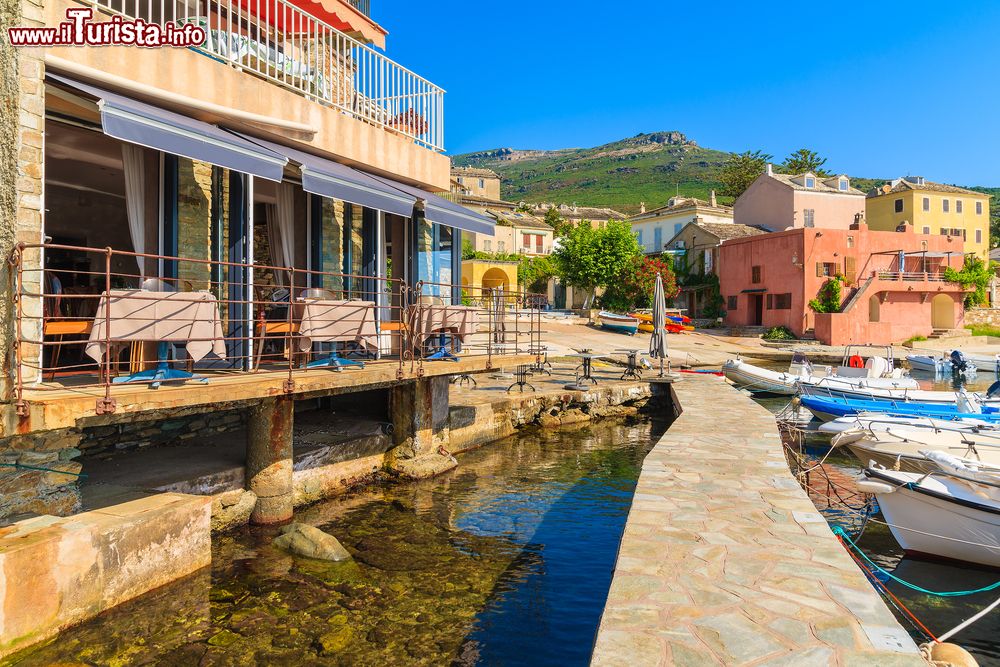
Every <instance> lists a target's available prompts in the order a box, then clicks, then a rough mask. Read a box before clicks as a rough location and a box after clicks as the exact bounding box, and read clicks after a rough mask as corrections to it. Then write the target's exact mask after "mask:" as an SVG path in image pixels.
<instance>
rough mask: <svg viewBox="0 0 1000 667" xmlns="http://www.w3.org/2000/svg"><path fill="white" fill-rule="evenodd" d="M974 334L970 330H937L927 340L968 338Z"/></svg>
mask: <svg viewBox="0 0 1000 667" xmlns="http://www.w3.org/2000/svg"><path fill="white" fill-rule="evenodd" d="M971 335H972V332H971V331H969V330H968V329H935V330H934V331H933V333H931V335H930V336H928V337H927V340H940V339H942V338H968V337H969V336H971Z"/></svg>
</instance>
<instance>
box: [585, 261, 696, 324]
mask: <svg viewBox="0 0 1000 667" xmlns="http://www.w3.org/2000/svg"><path fill="white" fill-rule="evenodd" d="M657 275H659V276H660V277H661V278H662V279H663V295H664V297H665V298H666V299H667V301H670V299H672V298H674V297H675V296H677V292H678V291H679V290H678V289H677V279H676V277H675V276H674V271H673V269H672V268H671V266H670V262H669V261H667V262H664V261H663V260H661V259H657V258H655V257H644V256H642V255H636V256H635V257H633V258H632V259H631V260H630V261H629V262H628V264H627V265H626V266H625V269H624V271H622V273H621V275H620V276H619V277H618V279H617V280H615V281H613V282H612V283H611V284H610V285H608V289H607V291H606V292H604V296H602V297H601V305H602V306H604V307H605V308H607V309H608V310H613V311H617V312H620V313H625V312H628V311H630V310H633V309H635V308H649V307H651V306H652V305H653V290H654V289H655V288H656V276H657Z"/></svg>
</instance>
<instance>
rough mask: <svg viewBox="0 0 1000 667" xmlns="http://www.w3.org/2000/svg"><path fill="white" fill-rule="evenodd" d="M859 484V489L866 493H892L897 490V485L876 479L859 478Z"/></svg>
mask: <svg viewBox="0 0 1000 667" xmlns="http://www.w3.org/2000/svg"><path fill="white" fill-rule="evenodd" d="M857 484H858V491H862V492H864V493H875V494H879V493H892V492H893V491H895V490H896V487H895V486H893V485H892V484H886V483H885V482H880V481H878V480H875V479H859V480H858V482H857Z"/></svg>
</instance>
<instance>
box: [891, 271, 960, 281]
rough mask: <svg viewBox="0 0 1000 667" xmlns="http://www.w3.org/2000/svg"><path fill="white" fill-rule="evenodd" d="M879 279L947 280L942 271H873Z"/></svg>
mask: <svg viewBox="0 0 1000 667" xmlns="http://www.w3.org/2000/svg"><path fill="white" fill-rule="evenodd" d="M873 275H875V276H876V277H877V278H878V279H879V280H928V281H932V282H947V281H946V280H945V277H944V274H942V273H925V272H922V271H904V272H899V271H875V272H874V273H873Z"/></svg>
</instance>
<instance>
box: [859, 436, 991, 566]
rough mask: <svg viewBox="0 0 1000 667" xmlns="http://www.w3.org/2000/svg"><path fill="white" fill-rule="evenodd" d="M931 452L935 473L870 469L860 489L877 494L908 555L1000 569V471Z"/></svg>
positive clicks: (867, 470)
mask: <svg viewBox="0 0 1000 667" xmlns="http://www.w3.org/2000/svg"><path fill="white" fill-rule="evenodd" d="M925 455H926V456H927V458H929V459H932V460H934V462H935V463H936V464H937V466H938V470H937V471H936V472H935V473H934V474H931V475H927V474H921V473H913V472H902V471H895V470H886V469H885V468H882V467H878V466H874V467H868V468H865V471H864V477H863V478H862V479H861V480H859V481H858V489H859V490H861V491H864V492H866V493H873V494H875V497H876V499H877V500H878V504H879V507H880V508H881V510H882V514H883V516H884V517H885V520H886V523H888V524H889V530H891V531H892V535H893V537H895V538H896V541H897V542H899V545H900V546H901V547H903V549H904V550H905V551H906V552H907V553H909V554H918V555H919V554H925V555H931V556H935V557H939V558H948V559H951V560H958V561H964V562H968V563H976V564H979V565H987V566H990V567H1000V502H998V490H1000V474H998V472H1000V469H996V468H993V467H988V466H981V465H971V464H969V463H967V462H964V461H961V460H957V459H953V458H952V457H948V456H947V455H946V454H941V453H939V452H926V453H925Z"/></svg>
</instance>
